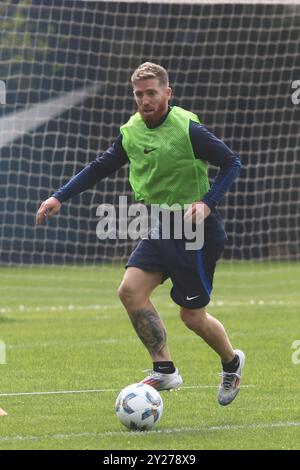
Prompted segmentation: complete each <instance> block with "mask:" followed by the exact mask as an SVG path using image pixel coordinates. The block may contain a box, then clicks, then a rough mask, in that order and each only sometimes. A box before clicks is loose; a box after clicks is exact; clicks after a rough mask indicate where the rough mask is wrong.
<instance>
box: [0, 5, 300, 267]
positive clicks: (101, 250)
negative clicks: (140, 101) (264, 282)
mask: <svg viewBox="0 0 300 470" xmlns="http://www.w3.org/2000/svg"><path fill="white" fill-rule="evenodd" d="M0 24H1V30H0V37H1V44H2V46H1V47H2V49H1V53H0V54H1V56H0V64H1V69H0V70H1V72H0V80H1V83H5V84H6V103H3V104H2V102H1V104H0V111H1V113H0V150H1V157H0V158H1V183H0V185H1V191H0V262H1V264H2V265H35V264H47V265H54V264H61V265H68V264H84V265H96V264H97V265H98V264H99V263H106V262H111V261H120V260H125V259H126V258H127V256H128V254H129V253H130V251H131V250H132V248H133V246H134V245H135V243H136V242H135V241H133V240H124V239H119V240H109V239H108V240H100V239H99V238H97V234H96V226H97V222H98V218H97V215H96V209H97V207H98V205H99V204H101V203H110V204H114V205H118V197H119V195H121V194H122V195H127V196H128V201H132V200H133V199H132V193H131V190H130V188H129V185H128V169H127V168H126V167H124V168H122V169H121V170H120V171H118V172H117V173H116V174H115V175H113V176H112V177H110V178H107V179H105V180H104V181H102V182H101V183H99V184H98V185H97V186H96V187H95V188H93V189H91V190H89V191H86V192H85V193H84V194H82V195H80V196H76V197H75V198H74V199H73V200H71V201H69V202H67V203H65V204H63V208H62V211H61V214H60V215H59V216H57V217H56V218H55V219H52V220H51V221H49V223H47V225H45V226H42V227H35V226H34V216H35V212H36V210H37V208H38V206H39V203H40V202H41V201H42V200H44V199H46V198H47V197H48V196H49V195H51V194H52V193H53V192H54V191H55V190H56V189H57V188H59V187H60V186H61V185H62V184H64V183H65V182H66V181H67V180H68V179H70V177H71V176H72V175H74V174H75V173H76V172H78V171H79V170H80V169H82V168H83V167H84V166H85V165H86V164H87V163H88V162H90V161H91V160H93V159H94V158H95V156H96V155H97V154H99V153H101V152H102V151H104V150H105V149H106V148H107V147H108V146H109V145H110V144H111V143H112V142H113V140H114V138H115V137H116V136H117V135H118V133H119V127H120V125H122V124H123V123H124V122H125V121H126V120H127V119H128V117H129V116H130V115H131V114H132V112H133V111H134V103H133V99H132V90H131V88H130V75H131V73H132V71H133V70H134V69H135V68H136V67H137V66H138V65H139V64H140V63H142V62H144V61H146V60H150V61H153V62H157V63H159V64H161V65H163V66H164V67H165V68H166V69H167V70H168V71H169V75H170V81H171V86H172V88H173V90H174V97H173V99H172V104H173V105H179V106H182V107H184V108H186V109H189V110H191V111H193V112H195V113H197V114H198V115H199V116H200V118H201V121H202V123H203V124H204V125H205V126H207V127H208V128H209V129H210V130H211V131H212V132H214V133H215V134H216V135H217V136H218V137H220V138H222V139H223V140H224V141H225V142H226V143H227V144H228V146H229V147H231V148H232V149H233V150H234V151H235V152H236V153H237V154H239V155H240V157H241V161H242V171H241V175H240V177H239V179H238V180H237V181H236V182H235V183H234V185H233V186H232V188H231V189H230V192H229V193H228V194H227V195H226V196H225V198H224V200H223V201H222V203H221V204H220V206H219V209H220V211H221V213H222V215H223V217H224V221H225V225H226V229H227V232H228V236H229V242H228V244H227V247H226V250H225V252H224V259H226V260H257V261H269V260H278V261H282V260H283V261H284V260H285V261H294V260H299V254H300V234H299V225H300V224H299V213H300V211H299V200H300V164H299V151H300V132H299V122H300V104H297V103H296V104H295V102H293V99H292V95H293V93H294V92H295V90H294V89H293V88H292V83H293V82H295V81H297V80H300V55H299V45H300V33H299V31H300V4H299V1H289V2H287V1H280V3H278V2H274V1H264V2H260V1H256V2H254V1H247V2H242V1H241V0H240V1H238V2H232V1H231V2H226V3H223V2H220V1H218V0H216V1H205V2H203V1H197V0H189V1H182V0H181V1H177V0H173V1H167V0H160V1H156V0H152V1H142V2H139V1H128V0H127V1H126V2H120V1H107V2H106V1H98V2H97V1H75V0H70V1H68V2H57V1H54V0H39V1H34V2H28V1H26V0H21V1H20V2H14V1H10V0H4V1H3V2H2V3H1V6H0ZM2 101H3V100H2ZM215 175H216V170H215V169H213V168H212V169H211V173H210V177H211V179H213V177H214V176H215Z"/></svg>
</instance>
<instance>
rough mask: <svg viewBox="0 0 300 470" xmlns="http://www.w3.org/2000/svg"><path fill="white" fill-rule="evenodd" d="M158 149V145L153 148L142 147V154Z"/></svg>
mask: <svg viewBox="0 0 300 470" xmlns="http://www.w3.org/2000/svg"><path fill="white" fill-rule="evenodd" d="M156 149H158V147H153V148H145V149H144V154H146V155H147V154H148V153H150V152H153V151H154V150H156Z"/></svg>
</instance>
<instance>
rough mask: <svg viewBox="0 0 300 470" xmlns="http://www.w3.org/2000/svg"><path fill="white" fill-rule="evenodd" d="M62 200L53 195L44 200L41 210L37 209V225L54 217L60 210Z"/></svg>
mask: <svg viewBox="0 0 300 470" xmlns="http://www.w3.org/2000/svg"><path fill="white" fill-rule="evenodd" d="M60 208H61V202H59V200H58V199H56V198H55V197H53V196H51V197H49V198H48V199H46V201H44V202H42V204H41V206H40V208H39V210H38V211H37V214H36V218H35V223H36V224H37V225H39V224H41V223H42V222H43V220H45V219H48V218H50V217H52V216H53V215H55V214H57V212H59V211H60Z"/></svg>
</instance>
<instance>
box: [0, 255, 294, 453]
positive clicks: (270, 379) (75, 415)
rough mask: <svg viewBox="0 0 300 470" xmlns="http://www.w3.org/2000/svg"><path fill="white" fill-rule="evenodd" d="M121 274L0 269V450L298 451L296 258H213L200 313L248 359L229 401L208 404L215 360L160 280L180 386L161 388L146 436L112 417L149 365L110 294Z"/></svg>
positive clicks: (119, 270) (213, 391)
mask: <svg viewBox="0 0 300 470" xmlns="http://www.w3.org/2000/svg"><path fill="white" fill-rule="evenodd" d="M122 275H123V267H122V266H119V265H118V266H110V267H108V266H105V267H91V268H87V267H28V268H26V267H24V268H21V267H20V268H19V267H16V268H13V267H9V268H5V267H2V268H1V269H0V341H2V342H4V343H5V345H6V364H0V373H1V375H0V377H1V380H0V408H3V409H4V410H6V411H7V413H8V416H6V417H0V449H106V450H115V449H166V450H168V449H178V450H179V449H187V450H188V449H194V450H195V449H299V447H300V402H299V395H300V394H299V392H300V364H293V362H292V354H293V353H294V355H295V356H296V357H298V358H299V359H300V352H299V355H298V356H297V354H296V353H297V351H295V350H293V349H292V344H293V342H294V341H295V340H300V329H299V307H300V288H299V287H300V286H299V279H300V267H299V265H296V264H293V263H250V262H249V263H247V262H244V263H221V264H220V266H219V268H218V270H217V275H216V277H215V286H214V291H213V297H212V304H211V305H210V307H209V309H208V311H209V312H210V313H211V314H212V315H214V316H216V317H217V318H218V319H220V320H221V321H222V322H223V323H224V324H225V326H226V328H227V330H228V332H229V335H230V338H231V340H232V343H233V345H234V347H237V348H240V349H243V350H244V351H245V353H246V356H247V357H246V367H245V373H244V377H243V382H242V385H243V386H242V389H241V391H240V394H239V396H238V397H237V398H236V400H235V401H234V402H233V403H232V404H231V405H230V406H228V407H221V406H220V405H218V403H217V400H216V396H217V385H218V382H219V377H218V373H219V372H220V370H219V369H220V367H219V361H218V358H217V356H216V355H215V353H214V352H213V351H212V350H210V348H208V347H207V346H206V345H205V343H204V342H203V341H202V340H201V339H200V338H197V337H196V336H195V335H194V334H193V333H192V332H191V331H189V330H187V329H186V328H185V326H184V325H183V324H182V323H181V321H180V319H179V316H178V307H177V306H176V305H174V304H173V303H172V301H171V299H170V297H169V290H170V283H169V282H167V283H165V284H164V285H163V286H161V287H159V288H158V290H157V291H156V292H155V294H154V296H153V301H154V304H155V305H156V307H157V309H158V310H159V311H160V312H161V315H162V317H163V319H164V321H165V324H166V327H167V330H168V334H169V345H170V349H171V352H172V355H173V359H174V361H175V363H176V365H177V366H178V367H179V369H180V371H181V373H182V376H183V378H184V386H183V387H182V389H181V390H180V391H178V392H172V393H169V392H162V396H163V399H164V414H163V417H162V419H161V420H160V422H159V423H158V424H157V426H156V427H154V428H153V430H152V431H150V432H147V433H141V432H140V433H139V432H130V431H127V430H126V429H125V428H124V427H122V425H121V424H120V423H119V422H118V420H117V418H116V416H115V413H114V404H115V399H116V396H117V395H118V392H119V391H120V390H121V389H122V388H123V387H125V386H126V385H128V384H130V383H133V382H137V381H140V380H141V379H142V378H143V376H144V375H143V369H146V368H149V367H151V362H150V359H149V357H148V355H147V353H146V351H145V350H144V348H143V346H142V345H141V344H140V342H139V340H138V339H137V338H136V336H135V334H134V332H133V329H132V327H131V324H130V322H129V320H128V318H127V314H126V313H125V312H124V311H123V308H122V306H121V304H120V302H119V299H118V297H117V293H116V290H117V287H118V285H119V282H120V280H121V278H122ZM47 392H48V393H47ZM55 392H57V393H55ZM63 392H65V393H63Z"/></svg>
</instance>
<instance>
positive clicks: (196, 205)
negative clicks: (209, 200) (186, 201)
mask: <svg viewBox="0 0 300 470" xmlns="http://www.w3.org/2000/svg"><path fill="white" fill-rule="evenodd" d="M210 213H211V210H210V208H209V207H208V205H207V204H205V202H202V201H199V202H193V204H191V205H190V207H189V208H188V210H187V211H186V213H185V214H184V220H185V221H186V222H190V221H192V222H193V223H194V224H201V223H202V222H203V220H204V219H206V217H207V216H209V214H210Z"/></svg>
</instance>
